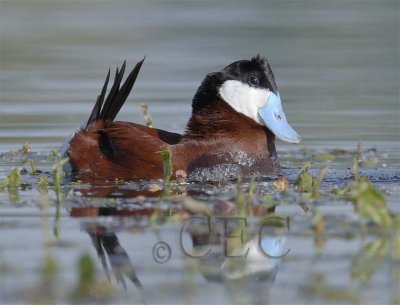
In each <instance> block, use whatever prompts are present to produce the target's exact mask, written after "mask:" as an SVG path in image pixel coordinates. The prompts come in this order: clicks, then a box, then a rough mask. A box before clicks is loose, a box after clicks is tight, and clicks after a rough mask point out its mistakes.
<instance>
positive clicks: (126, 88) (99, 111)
mask: <svg viewBox="0 0 400 305" xmlns="http://www.w3.org/2000/svg"><path fill="white" fill-rule="evenodd" d="M145 58H146V57H144V58H143V59H142V60H141V61H139V62H138V63H137V64H136V65H135V67H134V68H133V70H132V72H131V73H130V74H129V75H128V77H127V78H126V80H125V82H124V84H123V85H122V87H120V85H121V81H122V77H123V76H124V72H125V66H126V61H124V63H123V64H122V67H121V70H119V71H118V68H117V70H116V72H115V77H114V84H113V85H112V87H111V89H110V92H109V93H108V96H107V98H106V99H105V95H106V91H107V85H108V81H109V80H110V70H108V73H107V77H106V81H105V82H104V85H103V89H102V90H101V93H100V95H99V96H98V97H97V101H96V104H95V105H94V107H93V110H92V113H91V114H90V117H89V119H88V121H87V124H86V128H87V127H89V126H90V125H91V124H93V123H94V122H95V121H96V120H99V119H102V120H106V121H113V120H114V119H115V117H116V116H117V114H118V112H119V111H120V110H121V107H122V106H123V105H124V103H125V101H126V99H127V98H128V95H129V93H130V92H131V90H132V88H133V85H134V84H135V81H136V78H137V76H138V74H139V71H140V68H141V67H142V64H143V61H144V59H145ZM104 99H105V101H104Z"/></svg>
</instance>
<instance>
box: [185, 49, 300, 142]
mask: <svg viewBox="0 0 400 305" xmlns="http://www.w3.org/2000/svg"><path fill="white" fill-rule="evenodd" d="M218 103H226V104H228V105H229V106H231V107H232V108H233V110H234V111H236V112H238V113H241V114H244V115H245V116H247V117H249V118H250V119H252V120H254V121H255V122H256V123H258V124H260V125H263V126H266V127H267V128H268V129H269V130H271V131H272V132H273V133H274V134H275V135H276V136H277V137H278V138H280V139H281V140H283V141H286V142H291V143H299V142H300V140H301V139H300V136H299V135H298V134H297V133H296V132H295V131H294V130H293V129H292V128H291V127H290V125H289V124H288V122H287V120H286V117H285V114H284V112H283V110H282V106H281V100H280V96H279V92H278V87H277V85H276V83H275V77H274V74H273V72H272V69H271V66H270V65H269V63H268V61H267V59H265V58H263V57H260V56H259V55H257V56H255V57H253V58H252V59H250V60H240V61H236V62H234V63H232V64H230V65H228V66H227V67H225V68H224V69H222V70H221V71H219V72H214V73H209V74H208V75H207V76H206V77H205V79H204V80H203V82H202V84H201V85H200V87H199V89H198V90H197V92H196V94H195V96H194V98H193V103H192V111H193V115H196V113H198V112H200V111H201V112H202V113H204V110H205V109H207V110H208V111H213V107H214V106H215V107H217V105H218ZM203 115H204V114H203ZM232 124H234V122H232Z"/></svg>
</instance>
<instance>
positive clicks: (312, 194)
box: [295, 163, 328, 201]
mask: <svg viewBox="0 0 400 305" xmlns="http://www.w3.org/2000/svg"><path fill="white" fill-rule="evenodd" d="M310 167H311V164H309V163H308V164H306V165H305V166H304V167H303V168H302V169H301V170H300V173H299V175H298V177H297V180H296V183H295V186H296V188H297V190H298V191H300V192H302V193H303V194H302V196H301V197H302V199H303V200H311V201H314V200H317V199H318V198H319V197H320V194H319V192H318V191H319V187H320V185H321V182H322V180H323V179H324V176H325V175H326V173H327V172H328V166H327V165H325V166H323V167H322V168H321V169H320V170H319V173H318V175H317V176H316V177H315V179H314V178H313V176H312V175H311V174H310V173H309V172H308V171H309V169H310Z"/></svg>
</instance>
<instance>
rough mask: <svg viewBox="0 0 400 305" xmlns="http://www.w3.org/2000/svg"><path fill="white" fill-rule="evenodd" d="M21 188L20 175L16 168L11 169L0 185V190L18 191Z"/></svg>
mask: <svg viewBox="0 0 400 305" xmlns="http://www.w3.org/2000/svg"><path fill="white" fill-rule="evenodd" d="M20 186H21V174H20V173H19V170H18V168H13V169H12V170H11V171H10V173H9V174H8V176H7V177H6V178H4V179H3V181H2V182H1V183H0V189H6V188H7V189H18V188H19V187H20Z"/></svg>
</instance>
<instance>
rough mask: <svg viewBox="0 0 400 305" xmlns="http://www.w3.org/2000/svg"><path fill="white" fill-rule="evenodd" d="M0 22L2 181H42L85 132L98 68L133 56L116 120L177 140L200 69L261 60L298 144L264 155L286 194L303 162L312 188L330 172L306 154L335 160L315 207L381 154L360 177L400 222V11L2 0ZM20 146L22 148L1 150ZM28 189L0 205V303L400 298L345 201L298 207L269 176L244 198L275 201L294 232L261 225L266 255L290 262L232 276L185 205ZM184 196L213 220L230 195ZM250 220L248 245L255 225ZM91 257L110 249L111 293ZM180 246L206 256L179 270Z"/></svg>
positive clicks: (233, 194)
mask: <svg viewBox="0 0 400 305" xmlns="http://www.w3.org/2000/svg"><path fill="white" fill-rule="evenodd" d="M0 13H1V19H0V28H1V29H0V33H1V36H0V38H1V40H0V50H1V53H0V64H1V66H0V71H1V75H0V85H1V88H0V89H1V90H0V94H1V95H0V98H1V121H0V124H1V133H0V139H1V147H0V152H1V153H3V155H2V157H1V159H0V176H1V178H2V179H3V178H4V177H6V176H7V175H8V173H9V172H10V170H11V169H12V168H14V167H18V168H19V169H20V168H21V167H22V166H25V167H27V168H29V166H28V165H24V160H26V159H33V160H34V161H35V163H36V166H37V168H38V169H39V170H41V171H43V172H51V167H52V165H53V163H54V162H53V161H49V160H47V159H46V157H47V156H48V155H49V154H50V152H51V150H52V149H55V148H58V147H60V145H61V144H62V143H63V141H64V139H65V138H66V137H67V136H68V135H69V134H70V133H71V132H72V131H73V130H75V129H76V128H77V126H78V124H79V123H80V122H82V121H84V120H86V119H87V117H88V115H89V113H90V111H91V109H92V107H93V103H94V101H95V97H96V96H97V95H98V94H99V92H100V89H101V86H102V83H103V81H104V78H105V76H106V72H107V70H108V68H109V67H111V68H112V69H113V68H115V67H116V66H119V65H121V64H122V62H123V60H124V59H126V60H127V62H128V65H129V66H133V65H134V64H135V63H136V62H137V61H138V60H140V59H141V58H142V57H143V56H144V55H146V61H145V63H144V66H143V68H142V71H141V74H140V76H139V77H138V80H137V82H136V85H135V89H134V90H133V93H132V94H131V96H130V98H129V99H128V101H127V103H126V105H125V106H124V108H123V109H122V111H121V113H120V115H119V117H118V118H119V119H120V120H129V121H135V122H144V119H143V116H142V114H141V111H140V103H142V102H146V103H147V104H148V105H149V109H150V113H151V115H152V117H153V120H154V122H155V125H156V126H157V127H158V128H163V129H168V130H172V131H176V132H182V131H183V130H184V128H185V124H186V122H187V119H188V117H189V115H190V103H191V98H192V96H193V94H194V92H195V90H196V89H197V87H198V86H199V84H200V82H201V81H202V79H203V78H204V76H205V75H206V73H208V72H213V71H218V70H220V69H222V68H223V67H225V66H226V65H228V64H229V63H231V62H233V61H236V60H240V59H246V58H250V57H252V56H254V55H256V54H258V53H259V54H261V55H264V56H266V57H267V58H268V60H269V61H270V63H271V66H272V68H273V71H274V73H275V76H276V80H277V84H278V87H279V91H280V95H281V97H282V100H283V104H284V105H283V106H284V108H285V112H286V115H287V117H288V119H289V121H290V122H291V124H292V126H294V127H295V129H296V130H297V131H298V132H299V133H300V134H301V135H302V138H303V142H302V144H300V145H298V146H294V145H287V144H284V143H281V142H278V143H277V148H278V152H279V153H280V156H281V160H282V164H283V165H284V166H285V167H287V169H285V170H284V172H283V173H284V174H285V175H287V176H288V177H289V181H290V182H292V183H293V182H294V180H295V178H296V175H297V173H298V171H299V169H300V168H301V167H302V165H304V162H306V161H313V166H312V168H313V171H312V173H313V174H314V175H316V173H317V172H318V168H320V167H321V166H322V165H323V164H326V163H327V162H326V161H320V160H317V159H318V158H315V155H316V154H320V153H321V152H325V151H327V150H331V149H334V148H338V149H343V150H345V151H346V152H347V153H345V154H344V155H342V156H341V157H337V158H335V160H332V161H330V162H329V164H330V170H329V172H328V174H327V176H326V178H325V180H324V182H323V183H322V185H321V189H322V191H324V192H325V193H326V194H329V192H330V191H331V190H332V189H333V188H335V187H338V186H344V185H345V184H346V183H347V182H348V181H349V179H350V178H351V172H350V171H349V170H348V168H349V167H351V162H352V156H351V154H350V153H349V152H351V151H352V150H354V149H355V147H356V145H357V142H358V141H359V140H360V141H361V143H362V149H363V151H364V154H363V155H364V156H365V157H366V158H367V157H368V153H369V154H373V156H374V158H375V157H376V159H377V162H375V163H374V166H373V167H369V168H362V169H361V172H362V174H363V175H368V176H369V177H370V178H371V180H373V181H374V182H375V185H376V186H377V187H378V189H380V190H381V191H382V192H383V193H384V194H385V196H386V198H387V200H388V204H389V208H390V210H391V211H392V213H395V214H396V213H399V210H400V208H399V195H400V186H399V181H400V180H399V179H400V178H399V177H400V170H399V168H400V154H399V152H400V144H399V135H400V126H399V116H400V110H399V82H400V79H399V69H400V65H399V34H400V33H399V2H398V1H386V0H383V1H302V0H299V1H246V2H240V3H239V2H235V3H230V2H225V1H224V2H218V1H217V2H215V1H198V2H187V1H96V2H94V1H79V2H78V1H57V2H56V1H36V0H30V1H21V0H20V1H6V0H2V1H1V2H0ZM24 142H29V143H31V146H30V147H31V150H32V153H30V154H28V155H21V154H16V155H11V154H4V153H7V152H10V151H12V150H16V149H20V148H21V146H22V144H23V143H24ZM371 152H372V153H371ZM313 156H314V157H313ZM37 180H38V177H30V176H29V175H23V182H24V183H26V185H25V186H23V187H22V189H20V190H19V191H18V194H17V195H16V194H10V192H7V191H2V192H0V212H1V219H0V223H1V233H0V234H1V236H0V238H1V245H0V247H1V248H0V249H1V256H0V272H1V274H0V276H1V282H0V285H1V288H0V298H1V299H0V300H1V303H3V304H14V303H28V304H29V303H55V304H58V303H60V304H64V303H66V304H68V303H71V302H80V303H88V304H89V303H98V302H102V303H112V304H115V303H118V304H132V303H138V304H141V303H146V304H180V303H182V304H230V303H232V304H247V303H254V304H268V303H269V304H321V303H332V304H365V303H368V304H390V303H396V302H397V303H400V296H399V295H398V294H397V295H396V293H398V281H399V278H400V271H399V266H398V264H399V263H398V262H397V263H396V261H395V260H393V259H392V256H391V254H390V253H391V249H392V246H393V243H394V242H393V240H392V239H390V238H388V237H387V236H382V235H379V234H375V233H374V234H373V233H371V232H369V231H368V230H367V231H365V230H364V229H363V227H362V226H361V225H360V223H361V222H362V221H361V220H360V217H359V215H357V214H355V213H354V208H353V205H352V204H351V203H349V202H346V201H343V200H340V199H337V198H336V197H334V196H330V197H329V196H327V197H325V198H324V200H322V201H321V202H318V204H313V205H311V206H307V205H304V202H303V201H302V200H301V198H300V196H299V195H298V193H296V192H294V191H290V192H288V193H287V194H285V193H283V194H281V193H279V192H276V191H275V190H274V187H273V183H274V182H275V181H274V180H267V179H259V180H257V183H256V185H255V189H254V198H253V201H254V203H255V204H257V203H260V202H261V201H262V198H265V195H268V194H269V195H271V196H272V197H275V198H278V199H279V200H281V201H282V202H284V204H281V205H279V206H278V207H277V208H276V211H275V213H276V215H279V216H282V217H287V219H289V223H290V226H284V228H282V227H279V228H275V227H274V228H270V229H271V230H270V231H271V232H269V233H268V238H267V239H265V243H266V244H265V247H266V248H267V249H268V251H272V252H273V251H278V252H279V251H285V252H286V250H287V249H290V251H289V253H288V254H287V255H286V256H285V257H284V258H283V259H276V258H275V259H274V258H271V257H269V258H263V260H262V261H261V262H259V261H257V262H251V260H247V261H246V262H247V263H246V264H244V265H243V264H242V265H240V264H239V266H238V265H237V264H236V263H237V261H235V260H232V259H229V258H227V257H226V256H225V255H224V249H223V248H224V247H223V245H224V244H223V239H221V238H216V239H217V240H218V241H216V240H214V239H210V237H209V234H204V227H205V228H206V229H205V230H206V233H207V226H205V225H204V223H202V224H196V225H194V224H191V225H190V226H187V227H186V228H185V230H183V233H182V234H181V233H180V232H181V228H182V223H183V221H184V220H186V219H187V217H188V214H187V211H186V210H185V209H184V208H182V202H181V200H182V199H179V200H178V199H176V200H175V199H174V200H172V202H171V200H164V201H161V202H159V201H157V199H151V198H144V197H139V198H138V197H137V195H138V192H136V193H135V191H137V190H138V189H141V188H146V186H145V185H137V184H132V183H131V184H127V185H123V186H118V187H116V188H115V190H114V197H116V199H112V200H107V199H104V198H103V199H101V198H94V197H98V196H99V194H101V190H102V188H100V187H97V188H91V187H89V186H72V189H71V186H66V187H65V188H64V192H63V203H62V206H60V205H57V199H56V195H55V193H54V190H53V189H52V188H50V190H49V192H48V194H47V195H46V194H45V193H43V191H42V192H40V191H39V189H38V187H37V186H36V184H37V182H38V181H37ZM30 186H32V187H30ZM243 189H244V190H245V191H247V190H248V181H245V183H244V184H243ZM180 192H182V193H185V192H186V193H188V194H190V195H192V196H193V197H195V198H198V199H201V200H203V201H205V202H207V203H208V205H209V207H210V208H211V209H212V211H213V215H224V216H227V215H233V214H232V213H233V212H232V209H233V207H232V206H231V205H230V203H229V202H235V200H236V198H237V191H236V185H235V183H226V184H222V185H212V184H202V185H187V186H186V187H185V189H183V190H180ZM123 195H124V196H128V197H129V198H128V199H124V198H123ZM46 202H48V203H46ZM88 207H92V209H89V208H88ZM94 207H102V208H101V209H96V208H94ZM317 210H318V213H321V214H322V215H324V217H325V232H326V236H325V237H324V241H323V242H322V243H321V240H318V238H315V237H314V233H313V232H314V231H313V219H314V220H315V214H316V211H317ZM148 215H153V216H151V217H149V216H148ZM235 215H237V214H235ZM252 215H253V216H251V217H250V216H249V217H247V218H246V219H247V220H248V228H249V238H248V239H249V240H250V241H252V240H254V238H255V237H256V236H257V232H258V230H257V228H259V224H260V221H261V220H262V218H263V216H262V215H264V214H262V213H261V214H257V213H253V214H252ZM217 227H218V229H216V230H217V231H218V230H219V231H218V232H219V233H218V234H216V236H217V237H218V236H219V237H220V235H221V234H220V233H221V232H220V231H221V230H222V229H223V228H222V227H221V224H219V225H217V226H216V228H217ZM214 237H215V236H214ZM160 241H162V242H166V243H167V244H168V245H169V246H170V249H171V257H170V259H169V260H168V262H166V263H164V264H160V263H157V262H156V261H155V259H154V249H155V248H154V246H155V245H157V243H158V242H160ZM181 241H182V243H183V247H184V248H183V249H182V247H181V245H180V242H181ZM96 247H97V251H98V250H99V249H103V250H104V252H105V253H107V255H106V263H107V265H108V269H109V271H110V279H111V286H110V285H109V284H108V280H107V275H106V272H104V270H103V266H102V260H101V257H102V256H101V255H100V256H99V255H98V252H97V251H96ZM110 249H111V250H110ZM122 249H123V250H122ZM184 249H191V251H198V252H196V253H204V251H207V250H209V249H211V250H212V251H211V252H212V254H210V255H208V256H206V257H204V258H202V259H198V258H197V259H192V258H190V257H189V256H188V255H185V251H184ZM277 249H278V250H277ZM279 249H281V250H279ZM282 249H283V250H282ZM371 249H373V250H371ZM374 249H375V250H374ZM376 249H378V250H376ZM160 251H161V252H160V253H161V254H162V255H163V254H164V252H163V251H165V249H164V248H162V249H161V250H160ZM99 253H100V252H99ZM191 253H192V252H191ZM100 254H101V253H100ZM278 254H279V253H278ZM83 255H89V256H90V258H91V259H92V261H93V262H94V264H95V266H94V268H95V274H96V275H95V280H94V281H95V284H94V285H95V288H93V290H94V291H98V292H99V293H98V294H97V295H99V299H96V298H95V297H93V296H89V297H87V298H84V299H82V300H78V301H77V299H76V297H75V298H74V295H75V296H76V294H77V292H76V291H77V288H76V287H78V286H77V285H78V284H77V283H78V282H79V280H78V279H79V276H78V271H77V268H78V267H77V265H78V260H79V258H81V257H82V256H83ZM162 255H161V256H162ZM48 257H52V258H53V259H54V260H55V261H56V265H57V266H58V268H57V270H58V271H57V272H54V273H51V272H50V274H51V277H50V278H51V280H50V281H48V280H47V281H46V274H48V272H47V273H46V272H45V271H43V266H44V265H46V264H45V261H46V258H48ZM113 270H114V271H115V272H114V273H113ZM119 274H120V277H119V278H120V280H119V281H118V280H117V278H118V275H119ZM121 274H124V275H121ZM121 278H124V279H125V284H126V286H127V287H126V289H124V285H123V281H121ZM396 279H397V281H396ZM49 283H53V284H54V285H55V286H54V287H53V288H52V285H50V284H49ZM46 287H47V288H48V289H46ZM96 289H97V290H96Z"/></svg>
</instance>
